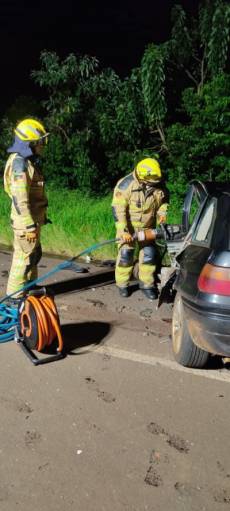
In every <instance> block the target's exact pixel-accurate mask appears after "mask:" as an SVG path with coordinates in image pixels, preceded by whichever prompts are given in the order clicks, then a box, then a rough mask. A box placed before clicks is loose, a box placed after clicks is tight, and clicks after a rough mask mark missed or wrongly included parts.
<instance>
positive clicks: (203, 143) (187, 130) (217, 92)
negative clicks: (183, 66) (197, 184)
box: [166, 74, 230, 195]
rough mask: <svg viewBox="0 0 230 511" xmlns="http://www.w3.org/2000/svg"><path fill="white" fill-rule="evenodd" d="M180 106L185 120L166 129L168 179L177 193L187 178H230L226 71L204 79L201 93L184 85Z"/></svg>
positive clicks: (229, 91)
mask: <svg viewBox="0 0 230 511" xmlns="http://www.w3.org/2000/svg"><path fill="white" fill-rule="evenodd" d="M183 106H184V109H185V112H186V114H187V116H188V118H189V122H188V123H186V124H182V123H175V124H173V125H172V126H170V127H169V128H168V129H167V131H166V136H167V143H168V146H169V155H168V156H167V158H166V163H167V167H168V171H169V172H168V179H169V183H170V186H171V189H172V191H174V192H175V193H177V194H179V195H180V194H183V192H184V189H185V187H186V183H187V181H190V180H191V179H201V180H213V181H215V180H216V181H225V180H229V179H230V160H229V147H230V127H229V108H230V75H229V74H221V75H218V76H217V77H215V78H214V79H213V80H211V81H210V82H208V83H206V84H205V85H204V87H203V93H202V95H200V94H199V93H198V92H197V91H195V90H194V89H192V88H188V89H186V90H185V91H184V93H183Z"/></svg>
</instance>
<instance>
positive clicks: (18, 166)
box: [12, 156, 28, 175]
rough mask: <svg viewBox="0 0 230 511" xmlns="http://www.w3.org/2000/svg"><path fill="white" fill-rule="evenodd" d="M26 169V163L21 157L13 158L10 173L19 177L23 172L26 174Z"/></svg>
mask: <svg viewBox="0 0 230 511" xmlns="http://www.w3.org/2000/svg"><path fill="white" fill-rule="evenodd" d="M27 167H28V164H27V161H26V160H25V158H23V157H22V156H15V158H14V160H13V163H12V171H13V172H14V174H16V175H20V174H22V173H23V172H26V170H27Z"/></svg>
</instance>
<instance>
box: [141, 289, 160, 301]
mask: <svg viewBox="0 0 230 511" xmlns="http://www.w3.org/2000/svg"><path fill="white" fill-rule="evenodd" d="M142 293H143V294H144V295H145V297H146V298H148V299H149V300H156V299H157V296H158V293H157V290H156V288H154V287H149V288H144V287H143V288H142Z"/></svg>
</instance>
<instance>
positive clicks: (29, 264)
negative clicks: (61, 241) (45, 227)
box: [7, 230, 42, 297]
mask: <svg viewBox="0 0 230 511" xmlns="http://www.w3.org/2000/svg"><path fill="white" fill-rule="evenodd" d="M13 248H14V252H13V259H12V264H11V269H10V274H9V279H8V283H7V294H8V295H9V294H11V293H14V292H16V291H18V289H20V288H21V287H23V286H24V285H25V284H27V283H28V282H29V281H32V280H34V279H36V278H37V276H38V270H37V265H38V263H39V261H40V259H41V256H42V249H41V243H40V232H39V233H38V237H37V241H36V243H30V242H29V241H27V240H26V237H25V234H22V231H17V230H14V246H13ZM19 296H23V293H22V292H20V293H18V294H17V295H15V297H19Z"/></svg>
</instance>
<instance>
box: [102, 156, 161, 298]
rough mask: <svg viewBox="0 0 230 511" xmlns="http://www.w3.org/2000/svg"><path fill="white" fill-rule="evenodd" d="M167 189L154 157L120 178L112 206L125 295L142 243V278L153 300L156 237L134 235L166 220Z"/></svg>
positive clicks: (120, 280)
mask: <svg viewBox="0 0 230 511" xmlns="http://www.w3.org/2000/svg"><path fill="white" fill-rule="evenodd" d="M168 198H169V194H168V190H167V188H166V186H165V184H164V181H163V178H162V173H161V168H160V165H159V163H158V161H157V160H156V159H154V158H146V159H144V160H142V161H140V162H139V163H138V164H137V166H136V168H135V169H134V171H133V172H132V173H131V174H128V175H127V176H126V177H124V178H123V179H120V181H118V183H117V185H116V187H115V189H114V195H113V201H112V210H113V215H114V220H115V225H116V230H117V234H116V237H117V238H120V240H121V242H120V243H119V245H118V256H117V261H116V270H115V279H116V284H117V286H118V288H119V291H120V295H121V296H122V297H128V296H129V287H128V286H129V281H130V278H131V276H132V270H133V265H134V249H135V244H136V243H138V247H139V281H140V288H141V289H142V291H143V293H144V294H145V296H146V297H147V298H148V299H150V300H154V299H156V298H157V290H156V287H155V284H154V280H155V278H154V277H155V275H154V273H155V270H156V246H155V242H154V241H142V242H136V241H135V240H134V239H133V238H134V237H135V233H136V234H137V232H138V231H140V230H145V229H149V228H154V227H156V225H157V224H160V223H165V222H166V216H167V209H168Z"/></svg>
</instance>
